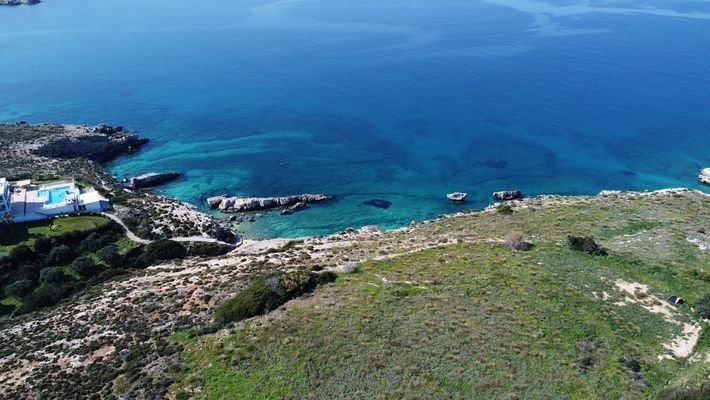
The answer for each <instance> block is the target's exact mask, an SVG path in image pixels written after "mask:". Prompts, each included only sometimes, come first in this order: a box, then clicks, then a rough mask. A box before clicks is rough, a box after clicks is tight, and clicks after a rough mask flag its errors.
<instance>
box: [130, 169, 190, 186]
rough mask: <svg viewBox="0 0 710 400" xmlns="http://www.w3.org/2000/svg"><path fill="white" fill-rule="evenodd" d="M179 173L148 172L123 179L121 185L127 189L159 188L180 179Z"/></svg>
mask: <svg viewBox="0 0 710 400" xmlns="http://www.w3.org/2000/svg"><path fill="white" fill-rule="evenodd" d="M180 175H181V174H180V173H179V172H149V173H147V174H143V175H139V176H133V177H131V178H130V179H124V180H123V184H124V186H126V187H127V188H129V189H143V188H149V187H154V186H159V185H162V184H165V183H168V182H170V181H174V180H175V179H177V178H179V177H180Z"/></svg>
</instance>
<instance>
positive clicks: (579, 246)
mask: <svg viewBox="0 0 710 400" xmlns="http://www.w3.org/2000/svg"><path fill="white" fill-rule="evenodd" d="M567 243H568V245H569V248H570V249H572V250H574V251H582V252H585V253H587V254H591V255H593V256H605V255H607V251H606V249H604V248H603V247H601V246H599V245H598V244H597V242H595V241H594V238H593V237H591V236H567Z"/></svg>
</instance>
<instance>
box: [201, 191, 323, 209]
mask: <svg viewBox="0 0 710 400" xmlns="http://www.w3.org/2000/svg"><path fill="white" fill-rule="evenodd" d="M332 198H333V197H332V196H329V195H327V194H322V193H316V194H313V193H306V194H299V195H294V196H282V197H239V196H231V197H230V196H227V195H222V196H215V197H210V198H208V199H207V204H208V205H209V206H210V208H212V209H218V210H219V211H221V212H223V213H237V212H249V211H264V210H270V209H275V208H282V207H289V208H290V211H291V213H293V212H295V211H297V210H299V209H301V208H303V207H305V205H306V204H308V203H319V202H323V201H326V200H331V199H332ZM289 208H287V210H289ZM287 213H288V212H287Z"/></svg>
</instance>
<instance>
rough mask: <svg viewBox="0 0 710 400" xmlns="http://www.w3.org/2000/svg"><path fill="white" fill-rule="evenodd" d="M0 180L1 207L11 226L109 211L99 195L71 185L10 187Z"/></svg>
mask: <svg viewBox="0 0 710 400" xmlns="http://www.w3.org/2000/svg"><path fill="white" fill-rule="evenodd" d="M0 179H2V181H0V182H5V186H6V187H7V189H4V190H5V192H4V193H5V196H4V197H5V198H7V199H8V200H7V201H6V204H5V206H6V208H7V210H8V211H9V212H10V213H11V215H12V220H13V222H28V221H38V220H42V219H47V218H50V217H53V216H57V215H68V214H76V213H82V212H101V211H104V210H108V209H110V208H111V203H110V202H109V200H108V199H106V198H104V197H103V196H101V195H100V194H99V192H97V191H96V190H94V189H93V188H87V189H84V188H81V187H79V186H77V185H76V184H75V183H74V182H55V183H51V184H44V185H32V184H30V183H29V182H27V181H23V182H14V183H11V182H7V180H6V179H4V178H0ZM0 209H2V207H0ZM0 216H2V214H1V213H0Z"/></svg>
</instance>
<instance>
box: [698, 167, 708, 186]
mask: <svg viewBox="0 0 710 400" xmlns="http://www.w3.org/2000/svg"><path fill="white" fill-rule="evenodd" d="M698 180H699V181H700V182H701V183H704V184H706V185H710V168H703V169H702V170H701V171H700V174H699V175H698Z"/></svg>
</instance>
